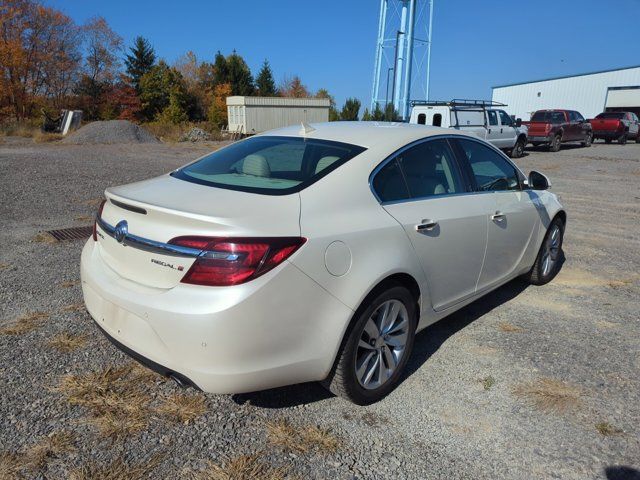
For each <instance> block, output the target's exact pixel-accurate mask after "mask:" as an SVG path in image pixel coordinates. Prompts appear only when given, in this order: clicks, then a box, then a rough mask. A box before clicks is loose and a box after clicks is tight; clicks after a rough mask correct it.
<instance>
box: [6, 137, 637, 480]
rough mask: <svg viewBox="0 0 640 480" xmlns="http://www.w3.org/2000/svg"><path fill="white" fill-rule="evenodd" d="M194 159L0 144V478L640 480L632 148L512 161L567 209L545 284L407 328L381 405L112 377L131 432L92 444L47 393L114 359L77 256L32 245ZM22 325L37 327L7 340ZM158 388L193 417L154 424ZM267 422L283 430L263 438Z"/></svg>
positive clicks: (86, 415) (202, 148)
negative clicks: (403, 364)
mask: <svg viewBox="0 0 640 480" xmlns="http://www.w3.org/2000/svg"><path fill="white" fill-rule="evenodd" d="M211 148H212V146H211V144H209V145H202V144H198V145H192V144H181V145H172V146H169V145H161V144H143V145H92V146H81V145H79V146H72V145H62V144H50V145H38V144H32V143H30V142H26V141H21V140H16V139H6V141H5V142H4V144H2V145H0V168H1V171H2V175H0V224H1V225H2V228H1V229H0V244H1V245H2V247H1V249H0V329H2V328H3V327H4V328H5V330H4V331H3V333H2V334H0V389H1V392H2V397H1V401H0V477H2V471H3V468H4V469H5V470H7V471H11V470H10V469H11V468H13V467H12V465H14V466H15V465H16V464H18V465H21V466H22V467H24V468H23V469H22V474H24V475H25V476H27V477H33V478H43V477H47V478H67V477H69V476H70V475H72V474H74V473H75V474H78V472H80V471H79V470H78V469H81V468H85V470H84V473H83V475H84V477H83V476H82V475H80V476H79V477H77V478H99V469H100V468H101V467H104V468H106V469H110V470H111V471H112V472H113V471H115V470H116V469H117V468H126V467H127V466H128V467H130V468H133V467H136V466H137V467H139V468H140V469H141V470H140V471H139V472H138V473H140V472H143V473H142V475H148V476H150V477H153V478H168V477H172V476H173V477H175V476H181V475H185V474H187V473H189V472H198V471H200V470H202V469H205V468H208V467H207V465H209V463H208V462H211V463H212V464H215V465H222V466H224V468H227V470H229V469H231V468H232V467H233V465H235V466H236V467H237V465H238V464H237V463H234V464H231V463H230V461H232V460H233V459H234V458H236V457H238V456H241V455H254V456H253V457H247V458H245V460H246V461H247V462H249V461H250V460H252V459H253V460H255V461H257V462H259V464H255V465H254V467H255V468H262V469H263V470H255V471H256V472H260V473H255V475H256V476H257V477H260V478H270V477H269V475H268V473H269V469H274V468H284V469H286V470H287V472H288V474H289V476H290V477H291V478H305V479H306V478H318V479H321V478H322V479H324V478H331V479H333V478H340V479H351V478H358V479H360V478H362V479H380V478H394V479H395V478H412V479H413V478H415V479H437V478H442V479H451V478H473V479H484V478H487V479H489V478H492V479H493V478H508V479H521V478H565V479H591V478H607V479H623V478H624V479H638V478H640V375H639V372H640V355H639V354H640V322H639V318H638V312H639V311H640V297H639V293H640V276H639V271H640V224H639V222H638V219H639V217H640V188H638V181H639V180H640V162H639V158H640V145H636V144H629V145H626V146H618V145H604V144H601V143H598V144H596V145H594V146H593V147H592V148H589V149H584V148H571V147H565V148H563V150H562V151H561V152H559V153H556V154H554V153H548V152H545V151H542V150H540V151H529V152H528V155H527V156H526V157H524V158H522V159H520V160H519V161H518V163H519V164H520V165H521V166H522V167H523V168H524V169H525V170H529V169H533V168H535V169H538V170H540V171H542V172H545V173H547V174H548V175H549V177H550V178H551V180H552V182H553V188H552V190H554V191H555V192H557V193H559V194H560V195H561V197H562V200H563V202H564V204H565V206H566V208H567V211H568V215H569V222H568V228H567V233H566V239H565V253H566V257H567V260H566V263H565V264H564V266H563V269H562V272H561V273H560V275H559V276H558V277H557V278H556V279H555V280H554V281H553V282H552V283H551V284H549V285H547V286H544V287H527V286H525V285H522V284H521V283H519V282H517V281H516V282H512V283H510V284H508V285H506V286H504V287H502V288H500V289H499V290H497V291H496V292H494V293H492V294H490V295H489V296H488V297H486V298H485V299H481V300H480V301H477V302H475V303H474V304H472V305H470V306H468V307H466V308H465V309H463V310H462V311H460V312H458V313H456V314H454V315H453V316H451V317H449V318H447V319H444V320H442V321H441V322H439V323H437V324H435V325H433V326H431V327H429V328H428V329H426V330H425V331H423V332H421V333H420V334H419V335H418V337H417V339H416V345H415V350H414V353H413V356H412V359H411V361H410V365H409V374H408V376H407V378H406V379H405V380H404V382H403V383H402V384H401V385H400V387H399V388H398V389H397V390H396V391H395V392H394V393H392V394H391V395H390V396H389V397H387V398H386V399H385V400H384V401H382V402H379V403H377V404H375V405H372V406H369V407H356V406H354V405H351V404H349V403H347V402H345V401H343V400H341V399H339V398H335V397H332V396H330V395H329V394H328V393H327V392H326V391H324V390H323V389H322V388H321V387H319V386H318V385H316V384H304V385H297V386H292V387H286V388H280V389H275V390H270V391H266V392H260V393H255V394H245V395H234V396H223V395H209V394H207V395H204V394H197V393H195V392H194V391H193V390H187V391H181V390H178V389H177V387H175V386H174V385H173V383H171V382H162V381H161V380H160V379H151V380H148V379H147V380H146V381H136V382H126V378H125V379H124V380H123V379H122V378H121V379H120V380H117V379H116V381H114V382H113V384H112V385H111V387H109V388H114V389H116V390H117V389H127V388H129V389H131V388H133V389H134V391H129V394H130V395H132V396H131V397H127V396H126V395H125V394H122V393H120V394H117V395H116V397H114V398H115V400H114V402H115V403H116V404H118V403H117V402H121V403H123V405H125V406H126V405H128V406H129V407H128V408H129V409H128V410H127V409H125V411H126V412H127V413H126V414H122V415H125V416H128V417H127V418H133V417H134V416H135V414H136V413H135V412H134V411H133V410H131V408H133V406H137V405H148V407H145V408H147V410H145V411H144V412H143V414H144V415H143V417H142V418H143V421H142V423H141V424H139V425H138V426H137V427H136V428H137V429H138V430H139V431H138V432H137V433H132V434H130V435H128V436H127V435H120V436H119V437H117V438H115V439H108V438H105V435H104V432H103V431H101V430H99V429H98V427H97V426H96V425H97V424H96V423H91V422H92V419H95V418H96V415H98V413H96V412H97V411H98V410H100V409H101V408H102V409H105V408H107V407H104V405H103V406H102V407H96V406H95V405H94V407H93V408H94V410H91V408H89V407H87V406H86V405H87V404H86V403H85V404H84V406H83V404H82V402H81V401H80V403H81V404H80V405H77V404H72V403H70V402H69V401H68V398H67V396H66V395H65V392H64V391H60V390H56V388H57V387H59V386H60V385H61V381H62V379H63V378H65V375H85V374H88V373H91V372H104V371H105V369H108V368H109V367H119V366H123V365H128V364H129V363H130V361H129V359H128V358H127V357H126V356H124V355H123V354H121V353H120V352H119V351H117V350H116V349H115V348H114V347H113V346H112V345H111V344H110V343H108V341H107V340H106V339H105V338H104V337H103V336H102V335H101V334H100V333H99V332H98V331H97V329H96V328H95V327H94V326H93V324H92V322H91V320H90V318H89V316H88V314H86V313H85V312H84V311H83V310H82V308H81V305H80V304H81V302H82V296H81V290H80V286H79V285H78V283H77V281H78V276H79V273H78V264H79V258H80V250H81V247H82V242H80V241H76V242H65V243H51V242H49V241H47V237H46V236H43V235H39V233H40V232H42V231H44V230H49V229H56V228H64V227H70V226H82V225H89V224H90V223H91V218H90V217H91V216H92V215H93V213H94V210H95V208H96V204H97V202H98V199H100V197H101V195H102V192H103V190H104V188H105V187H107V186H110V185H118V184H123V183H128V182H132V181H136V180H140V179H144V178H148V177H150V176H153V175H157V174H160V173H163V172H166V171H168V170H170V169H173V168H175V167H176V166H178V165H181V164H184V163H186V162H188V161H190V160H192V159H194V158H196V157H197V156H199V155H200V154H203V153H205V152H207V151H208V150H210V149H211ZM34 312H43V313H44V314H46V315H48V316H47V317H46V318H40V319H38V318H33V319H32V320H23V322H22V324H23V325H26V326H27V327H29V325H30V326H31V327H32V329H31V330H30V331H24V332H23V333H17V334H15V333H16V332H13V333H14V334H12V335H9V334H7V330H6V328H7V326H11V325H13V324H14V323H15V322H16V320H17V319H19V318H21V317H24V316H25V315H29V314H33V313H34ZM29 322H31V323H29ZM26 330H29V328H26ZM65 332H66V333H68V334H70V335H71V336H72V338H77V337H78V336H80V338H81V340H83V341H84V343H83V344H81V345H79V346H77V348H75V349H72V348H71V347H70V348H69V350H70V351H68V352H60V351H58V350H57V349H56V348H54V347H53V346H51V345H50V343H49V342H50V341H51V339H52V338H55V337H56V336H57V335H59V334H63V333H65ZM80 343H82V342H80ZM111 373H113V372H111ZM123 375H124V374H123ZM105 376H108V374H107V375H105ZM101 378H102V380H101V381H102V382H103V384H104V382H105V380H104V376H103V377H101ZM118 382H120V383H118ZM114 385H115V386H114ZM132 385H133V387H132ZM96 391H98V392H99V391H100V390H99V389H96V388H95V386H94V387H92V388H90V389H89V393H87V392H85V396H86V395H90V394H92V393H95V392H96ZM127 391H128V390H127ZM176 393H179V394H182V395H187V397H186V398H189V399H196V400H195V401H196V402H200V405H201V406H204V408H200V409H199V408H196V407H194V408H192V410H193V414H192V415H191V417H190V416H189V408H187V407H184V406H183V408H181V409H179V410H180V412H181V413H182V417H180V418H179V421H174V420H171V416H170V415H167V414H166V411H165V413H162V412H163V410H162V409H161V408H159V407H158V405H163V404H165V403H166V402H167V401H168V400H167V399H170V398H172V395H174V394H176ZM118 395H120V396H118ZM136 395H137V396H136ZM123 399H124V402H122V400H123ZM112 400H113V399H112ZM78 402H79V401H78V400H77V398H76V403H78ZM118 405H120V404H118ZM109 408H110V407H109ZM118 408H120V407H118ZM200 410H202V411H200ZM145 412H146V413H145ZM193 417H195V418H193ZM284 420H286V421H287V422H289V423H288V424H286V427H287V428H280V430H277V427H278V425H279V426H280V427H282V426H283V424H282V423H281V422H282V421H284ZM274 425H275V426H274ZM314 427H319V428H316V429H314ZM61 431H65V432H68V433H71V434H72V436H71V437H70V440H69V441H67V444H66V446H65V445H57V444H56V442H55V441H54V439H57V438H59V437H56V435H55V434H56V433H57V432H61ZM305 432H307V433H308V432H315V433H316V434H317V435H316V437H318V438H320V440H318V438H316V439H315V440H314V438H312V436H310V435H308V434H307V433H305ZM283 438H284V440H283ZM43 439H45V440H44V441H43ZM47 442H48V443H47ZM62 443H64V442H62ZM34 445H39V446H40V447H39V449H38V448H34ZM43 445H44V447H43ZM56 445H57V446H56ZM43 452H44V453H43ZM34 458H35V460H34ZM117 461H122V462H124V463H122V464H121V465H119V464H117V463H112V462H117ZM12 462H13V463H12ZM256 465H257V466H256ZM210 468H215V467H210ZM124 472H125V473H124V474H123V475H122V477H121V478H127V477H130V478H134V477H135V473H132V472H134V471H133V470H129V471H127V470H124ZM278 472H280V473H282V471H281V470H275V471H271V474H272V478H278V476H277V474H278ZM215 478H218V477H215Z"/></svg>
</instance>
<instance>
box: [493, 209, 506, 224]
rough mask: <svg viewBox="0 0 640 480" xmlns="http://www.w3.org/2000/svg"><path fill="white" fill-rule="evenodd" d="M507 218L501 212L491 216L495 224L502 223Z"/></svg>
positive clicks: (497, 211)
mask: <svg viewBox="0 0 640 480" xmlns="http://www.w3.org/2000/svg"><path fill="white" fill-rule="evenodd" d="M505 218H506V215H505V214H504V213H502V212H501V211H500V210H496V213H494V214H493V215H491V220H493V221H494V222H501V221H502V220H504V219H505Z"/></svg>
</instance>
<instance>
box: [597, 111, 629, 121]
mask: <svg viewBox="0 0 640 480" xmlns="http://www.w3.org/2000/svg"><path fill="white" fill-rule="evenodd" d="M624 115H625V113H624V112H607V113H601V114H600V115H598V116H597V117H596V118H601V119H605V120H606V119H616V120H621V119H623V118H624Z"/></svg>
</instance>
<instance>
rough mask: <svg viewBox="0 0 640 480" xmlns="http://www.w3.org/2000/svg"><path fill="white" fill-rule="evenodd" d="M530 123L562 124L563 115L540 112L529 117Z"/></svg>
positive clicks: (560, 113)
mask: <svg viewBox="0 0 640 480" xmlns="http://www.w3.org/2000/svg"><path fill="white" fill-rule="evenodd" d="M531 121H532V122H544V123H562V122H564V113H562V112H549V111H540V112H536V113H534V114H533V116H532V117H531Z"/></svg>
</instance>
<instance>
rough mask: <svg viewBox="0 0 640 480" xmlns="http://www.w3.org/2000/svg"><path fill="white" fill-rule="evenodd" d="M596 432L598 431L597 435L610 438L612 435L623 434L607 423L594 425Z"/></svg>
mask: <svg viewBox="0 0 640 480" xmlns="http://www.w3.org/2000/svg"><path fill="white" fill-rule="evenodd" d="M596 430H598V433H600V435H602V436H604V437H611V436H613V435H620V434H621V433H624V432H623V431H622V430H621V429H619V428H617V427H614V426H613V425H611V424H610V423H608V422H600V423H596Z"/></svg>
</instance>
